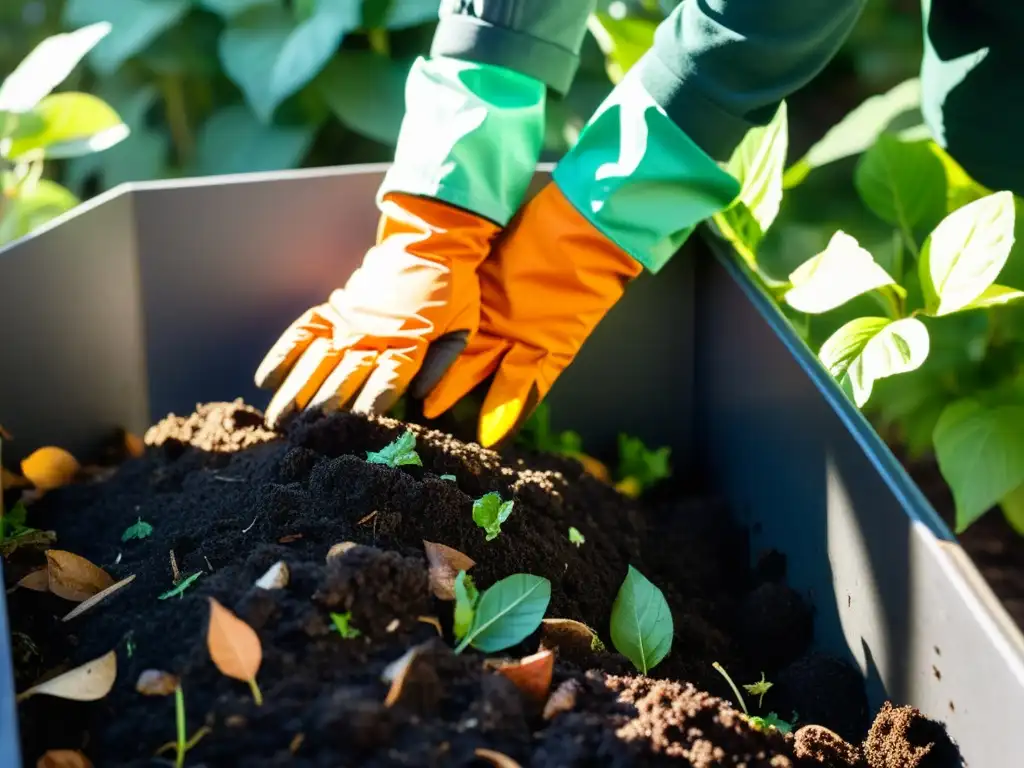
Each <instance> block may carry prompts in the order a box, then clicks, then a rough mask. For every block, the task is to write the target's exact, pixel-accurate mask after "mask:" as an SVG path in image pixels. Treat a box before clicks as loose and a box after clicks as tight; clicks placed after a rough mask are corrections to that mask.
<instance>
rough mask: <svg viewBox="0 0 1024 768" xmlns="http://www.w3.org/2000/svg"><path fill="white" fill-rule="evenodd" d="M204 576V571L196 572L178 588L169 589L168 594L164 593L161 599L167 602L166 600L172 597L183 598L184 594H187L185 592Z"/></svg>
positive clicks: (183, 580) (182, 581)
mask: <svg viewBox="0 0 1024 768" xmlns="http://www.w3.org/2000/svg"><path fill="white" fill-rule="evenodd" d="M202 575H203V572H202V571H196V572H195V573H193V574H192V575H191V576H189V577H188V578H185V579H182V580H181V582H180V583H179V584H178V586H176V587H174V588H173V589H169V590H167V591H166V592H164V593H163V594H162V595H160V598H159V599H160V600H166V599H168V598H170V597H181V596H182V594H183V593H184V592H185V590H186V589H188V588H189V587H191V586H192V584H193V583H194V582H195V580H196V579H198V578H199V577H200V576H202Z"/></svg>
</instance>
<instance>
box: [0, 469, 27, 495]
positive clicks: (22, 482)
mask: <svg viewBox="0 0 1024 768" xmlns="http://www.w3.org/2000/svg"><path fill="white" fill-rule="evenodd" d="M30 485H32V483H30V482H29V481H28V480H27V479H25V478H24V477H22V476H21V475H16V474H14V473H13V472H11V470H9V469H8V468H7V467H0V487H2V488H3V490H5V491H9V490H10V489H11V488H25V487H27V486H30Z"/></svg>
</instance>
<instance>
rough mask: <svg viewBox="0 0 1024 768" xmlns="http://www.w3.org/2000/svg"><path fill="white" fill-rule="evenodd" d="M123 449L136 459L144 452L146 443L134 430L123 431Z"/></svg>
mask: <svg viewBox="0 0 1024 768" xmlns="http://www.w3.org/2000/svg"><path fill="white" fill-rule="evenodd" d="M124 450H125V453H127V454H128V455H129V456H131V457H132V458H133V459H137V458H139V457H141V456H142V454H144V453H145V452H146V444H145V443H144V442H143V440H142V438H141V437H139V436H138V435H136V434H135V433H134V432H125V433H124Z"/></svg>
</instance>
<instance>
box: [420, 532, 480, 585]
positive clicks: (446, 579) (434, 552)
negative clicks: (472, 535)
mask: <svg viewBox="0 0 1024 768" xmlns="http://www.w3.org/2000/svg"><path fill="white" fill-rule="evenodd" d="M423 549H424V550H425V551H426V553H427V562H428V563H430V588H431V589H432V590H433V592H434V596H435V597H437V599H438V600H454V599H455V577H456V576H458V575H459V571H468V570H469V569H470V568H472V567H473V566H474V565H476V562H475V561H474V560H473V559H472V558H470V557H469V556H468V555H464V554H463V553H462V552H459V550H457V549H452V548H451V547H448V546H445V545H444V544H437V543H435V542H433V541H427V540H426V539H424V540H423Z"/></svg>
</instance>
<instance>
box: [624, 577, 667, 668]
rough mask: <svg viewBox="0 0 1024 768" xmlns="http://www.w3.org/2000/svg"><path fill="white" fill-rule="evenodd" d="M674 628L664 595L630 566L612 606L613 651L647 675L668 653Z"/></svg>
mask: <svg viewBox="0 0 1024 768" xmlns="http://www.w3.org/2000/svg"><path fill="white" fill-rule="evenodd" d="M673 631H674V629H673V624H672V612H671V611H670V610H669V607H668V603H667V602H665V595H663V594H662V592H661V590H660V589H658V588H657V587H656V586H654V584H652V583H651V582H650V581H648V579H647V577H646V576H644V575H643V574H642V573H640V571H638V570H637V569H636V568H634V567H633V566H632V565H631V566H629V571H628V572H627V573H626V578H625V579H624V580H623V582H622V586H621V587H619V593H618V594H617V595H616V596H615V602H614V604H613V605H612V623H611V635H612V644H613V645H614V646H615V650H617V651H618V652H619V653H621V654H622V655H623V656H625V657H626V658H627V659H629V660H630V661H631V662H633V666H634V667H636V668H637V670H639V671H640V672H641V673H642V674H645V675H646V674H647V673H648V672H649V671H650V670H652V669H654V667H655V666H657V665H658V663H660V662H661V660H662V659H664V658H665V657H666V656H667V655H668V652H669V651H670V650H671V648H672V633H673Z"/></svg>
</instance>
